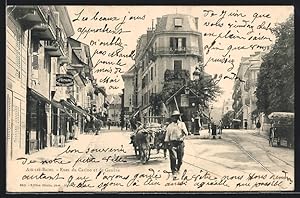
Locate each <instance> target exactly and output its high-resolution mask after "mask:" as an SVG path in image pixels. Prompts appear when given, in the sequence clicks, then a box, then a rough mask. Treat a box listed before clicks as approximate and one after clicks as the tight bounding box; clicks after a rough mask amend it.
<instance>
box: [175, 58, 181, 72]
mask: <svg viewBox="0 0 300 198" xmlns="http://www.w3.org/2000/svg"><path fill="white" fill-rule="evenodd" d="M180 70H182V60H174V71H180Z"/></svg>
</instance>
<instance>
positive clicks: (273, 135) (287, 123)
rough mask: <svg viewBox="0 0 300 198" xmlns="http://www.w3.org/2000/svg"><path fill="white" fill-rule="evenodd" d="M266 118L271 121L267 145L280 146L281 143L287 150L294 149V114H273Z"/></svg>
mask: <svg viewBox="0 0 300 198" xmlns="http://www.w3.org/2000/svg"><path fill="white" fill-rule="evenodd" d="M268 118H269V119H270V120H271V128H270V133H269V145H270V146H272V147H273V146H276V145H277V146H281V143H282V142H283V141H286V145H287V147H289V148H293V147H294V113H290V112H273V113H271V114H270V115H269V116H268Z"/></svg>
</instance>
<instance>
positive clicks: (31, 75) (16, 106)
mask: <svg viewBox="0 0 300 198" xmlns="http://www.w3.org/2000/svg"><path fill="white" fill-rule="evenodd" d="M7 11H8V16H7V28H6V34H7V41H6V43H7V59H6V61H7V65H6V66H7V75H6V76H7V78H6V85H7V86H6V100H7V111H6V112H7V113H6V114H7V116H6V117H7V140H6V142H7V157H8V159H12V158H16V157H18V156H20V155H22V154H30V153H32V152H36V151H38V150H40V149H44V148H46V147H49V146H53V145H55V143H59V142H62V139H61V137H62V136H64V138H63V139H67V140H68V138H69V135H70V134H71V133H73V131H72V127H73V125H74V124H75V121H77V122H78V126H79V128H80V129H81V131H82V130H83V127H84V126H83V124H84V121H85V120H86V118H87V117H89V116H90V114H89V113H88V111H86V109H85V108H88V106H89V105H90V103H91V101H90V100H89V98H88V96H87V95H88V92H89V91H90V90H89V89H90V88H91V89H92V91H91V92H92V93H93V94H94V89H95V86H93V82H94V78H93V74H92V68H93V65H92V61H91V56H90V51H89V47H88V46H87V45H85V44H82V43H80V42H79V41H76V40H74V39H70V37H71V36H72V35H74V30H73V27H72V23H71V20H70V18H69V15H68V12H67V9H66V7H64V6H10V7H8V8H7ZM89 85H91V86H90V87H89ZM104 92H105V91H104ZM102 101H104V99H102ZM77 122H76V123H77Z"/></svg>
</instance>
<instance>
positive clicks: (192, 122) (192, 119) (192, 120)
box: [191, 115, 195, 135]
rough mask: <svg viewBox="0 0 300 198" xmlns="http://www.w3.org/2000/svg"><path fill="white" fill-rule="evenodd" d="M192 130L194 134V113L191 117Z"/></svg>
mask: <svg viewBox="0 0 300 198" xmlns="http://www.w3.org/2000/svg"><path fill="white" fill-rule="evenodd" d="M191 125H192V126H191V132H192V134H193V135H194V133H195V119H194V115H192V118H191Z"/></svg>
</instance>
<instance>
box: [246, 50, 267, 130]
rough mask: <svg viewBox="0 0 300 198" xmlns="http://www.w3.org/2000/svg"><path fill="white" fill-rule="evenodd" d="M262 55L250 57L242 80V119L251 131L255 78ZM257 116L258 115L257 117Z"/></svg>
mask: <svg viewBox="0 0 300 198" xmlns="http://www.w3.org/2000/svg"><path fill="white" fill-rule="evenodd" d="M263 55H264V53H262V52H255V54H252V55H250V58H249V62H250V64H249V67H247V69H246V71H245V74H244V79H245V80H246V83H245V86H244V91H245V103H244V104H245V105H246V112H247V114H246V115H245V117H244V119H247V122H248V126H249V128H251V129H255V125H256V118H255V115H253V113H254V111H256V102H257V98H256V95H255V92H256V87H257V77H258V73H259V70H260V66H261V63H262V56H263ZM257 116H258V115H257Z"/></svg>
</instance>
